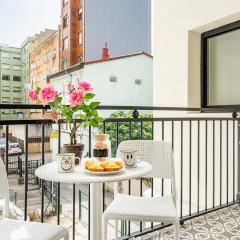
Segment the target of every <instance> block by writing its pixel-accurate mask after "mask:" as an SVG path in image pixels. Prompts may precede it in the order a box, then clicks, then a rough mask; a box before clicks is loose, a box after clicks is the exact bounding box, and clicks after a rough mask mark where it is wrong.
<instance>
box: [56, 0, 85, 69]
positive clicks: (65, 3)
mask: <svg viewBox="0 0 240 240" xmlns="http://www.w3.org/2000/svg"><path fill="white" fill-rule="evenodd" d="M60 57H61V63H60V66H61V69H67V68H68V67H71V66H73V65H75V64H77V63H79V62H82V61H83V1H82V0H62V8H61V33H60Z"/></svg>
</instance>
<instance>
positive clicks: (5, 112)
mask: <svg viewBox="0 0 240 240" xmlns="http://www.w3.org/2000/svg"><path fill="white" fill-rule="evenodd" d="M10 113H11V112H10V109H4V110H3V111H2V114H10Z"/></svg>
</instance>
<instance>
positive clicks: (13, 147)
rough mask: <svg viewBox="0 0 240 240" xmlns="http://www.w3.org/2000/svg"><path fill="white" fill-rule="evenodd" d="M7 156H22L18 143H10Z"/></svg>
mask: <svg viewBox="0 0 240 240" xmlns="http://www.w3.org/2000/svg"><path fill="white" fill-rule="evenodd" d="M8 154H22V148H21V146H20V145H19V144H18V143H10V144H9V148H8Z"/></svg>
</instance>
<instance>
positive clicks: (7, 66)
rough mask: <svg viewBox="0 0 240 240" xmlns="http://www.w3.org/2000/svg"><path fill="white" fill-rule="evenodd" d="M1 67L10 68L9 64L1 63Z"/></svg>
mask: <svg viewBox="0 0 240 240" xmlns="http://www.w3.org/2000/svg"><path fill="white" fill-rule="evenodd" d="M2 69H10V64H2Z"/></svg>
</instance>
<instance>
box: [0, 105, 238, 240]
mask: <svg viewBox="0 0 240 240" xmlns="http://www.w3.org/2000/svg"><path fill="white" fill-rule="evenodd" d="M1 108H2V109H21V111H22V109H24V111H25V114H24V118H23V119H18V120H2V121H1V122H0V124H1V126H2V136H4V138H5V139H6V141H5V142H6V148H7V149H8V144H9V141H10V142H16V141H17V142H19V144H21V145H22V146H23V150H24V153H23V154H22V155H18V154H17V155H10V154H8V151H6V153H5V154H3V155H2V157H3V159H4V163H5V166H6V170H7V172H8V179H9V183H10V197H11V202H12V204H11V209H12V215H13V216H14V217H17V218H18V219H22V220H27V221H40V222H47V223H53V224H61V225H64V226H66V227H67V228H68V230H69V232H70V239H91V231H93V229H91V214H90V213H91V207H90V205H89V200H90V199H91V195H90V185H75V184H73V185H69V184H60V183H55V182H47V181H41V180H40V179H38V178H37V177H36V176H35V169H36V168H37V167H39V166H40V165H44V164H46V163H48V162H51V161H53V156H54V154H55V153H57V152H61V148H62V145H63V144H64V141H65V132H66V131H67V129H66V128H65V123H64V122H60V123H58V124H54V123H52V122H51V121H50V120H47V119H29V117H28V116H29V113H30V112H31V111H33V110H34V109H35V110H36V109H38V111H39V110H44V111H46V110H47V107H44V108H43V107H42V106H36V105H15V106H14V105H9V106H8V105H6V104H4V105H1ZM117 110H121V111H131V113H132V116H130V117H121V118H119V117H118V118H113V117H110V118H106V119H105V121H104V123H103V126H102V130H103V132H105V133H108V134H110V136H111V142H112V154H113V156H115V154H116V149H117V146H118V145H119V143H120V142H122V141H123V140H127V139H131V140H136V139H139V140H140V139H146V140H151V139H155V140H163V141H167V142H169V143H171V145H172V148H173V151H174V163H175V174H176V188H177V210H178V214H179V217H180V223H181V228H180V236H181V239H239V238H240V231H239V228H240V225H239V217H240V206H239V192H240V185H239V180H240V175H239V168H238V166H239V151H238V139H239V137H238V126H239V120H238V118H237V115H236V114H235V111H236V109H229V108H228V109H224V108H217V109H214V108H211V109H198V108H162V107H140V106H138V107H137V106H100V107H99V111H100V112H102V114H103V115H104V116H106V115H108V114H109V113H110V112H113V111H117ZM146 112H149V115H147V114H146ZM139 113H140V116H138V115H139ZM141 113H142V114H141ZM232 113H234V114H232ZM14 132H15V134H14ZM33 133H35V134H36V136H34V135H33ZM92 133H93V129H91V128H90V129H87V131H86V132H84V134H83V135H84V137H83V138H84V139H83V141H84V143H85V148H86V152H85V155H88V156H90V155H91V142H92ZM119 184H120V189H121V191H122V192H124V193H127V194H131V195H139V196H145V195H147V194H149V195H150V196H154V195H155V194H160V195H162V196H165V195H169V194H170V193H171V184H170V182H169V181H168V180H163V179H150V178H142V179H135V180H129V181H125V182H121V183H119ZM113 195H114V194H113V185H112V184H107V183H106V184H103V200H104V202H103V206H102V208H103V211H104V209H106V208H107V206H108V205H109V203H110V202H111V201H112V199H113V197H114V196H113ZM109 229H110V230H109V236H108V238H109V239H114V222H110V223H109ZM118 230H119V239H149V240H150V239H164V240H169V239H174V234H173V228H172V227H171V226H169V225H163V224H161V223H148V222H147V223H142V222H127V221H122V222H121V224H119V229H118ZM120 235H121V237H120Z"/></svg>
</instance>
